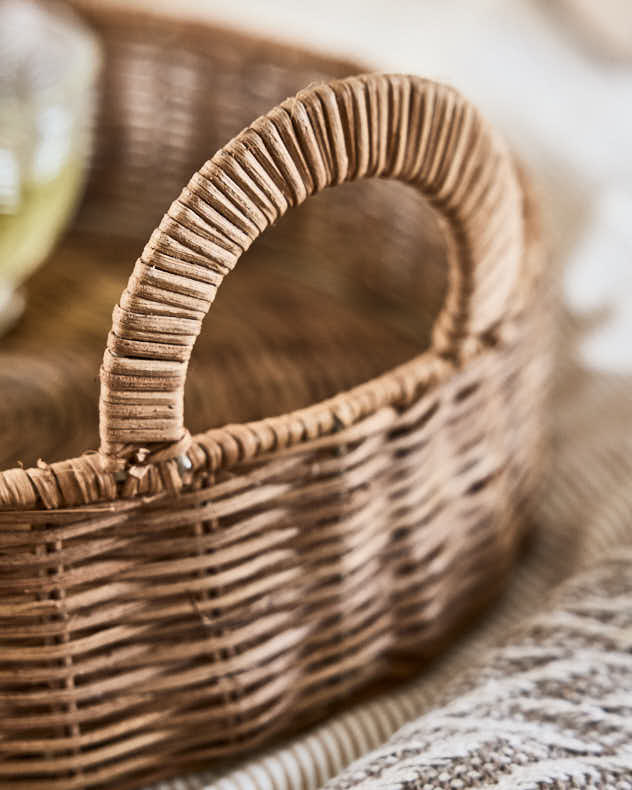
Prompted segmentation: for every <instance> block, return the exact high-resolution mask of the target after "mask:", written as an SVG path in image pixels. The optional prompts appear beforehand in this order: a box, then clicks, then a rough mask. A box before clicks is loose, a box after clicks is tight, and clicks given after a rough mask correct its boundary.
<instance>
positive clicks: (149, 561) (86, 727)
mask: <svg viewBox="0 0 632 790" xmlns="http://www.w3.org/2000/svg"><path fill="white" fill-rule="evenodd" d="M367 178H386V179H395V180H399V181H402V182H404V183H406V184H408V185H409V189H410V190H413V191H415V190H416V191H417V193H418V194H420V195H422V196H423V198H424V199H425V200H426V201H428V202H429V203H430V204H431V205H432V207H433V210H434V212H435V214H436V216H437V221H438V223H439V225H440V227H441V230H442V232H443V234H444V237H445V245H446V255H447V260H448V292H447V295H446V298H445V303H444V306H443V308H442V310H441V312H440V314H439V317H438V318H437V320H436V322H435V326H434V330H433V334H432V343H431V346H430V348H429V349H428V350H426V351H425V352H423V353H422V354H420V355H417V356H415V357H413V358H411V359H410V360H409V361H408V362H405V363H403V364H401V365H400V366H398V367H396V368H394V369H391V370H387V371H384V372H382V373H381V375H379V376H378V377H376V378H373V379H371V380H369V381H368V382H366V383H364V384H360V385H358V386H355V387H353V388H352V389H350V390H347V391H345V392H342V393H340V394H337V395H334V396H333V397H330V398H328V399H326V400H323V401H321V402H318V403H315V404H312V405H309V406H306V407H304V408H301V409H298V410H295V411H292V412H290V413H287V414H283V415H281V416H273V415H271V416H269V417H266V418H263V419H260V420H258V421H256V422H251V423H245V424H233V425H228V426H225V427H222V428H214V429H211V430H208V431H206V432H204V433H201V434H197V435H195V436H194V437H193V438H191V436H190V434H189V433H188V431H187V430H186V429H185V427H184V421H183V388H184V383H185V378H186V374H187V365H188V361H189V357H190V354H191V352H192V349H193V345H194V343H195V341H196V338H197V336H198V334H199V332H200V330H201V322H202V319H203V318H204V316H205V314H206V312H207V311H208V309H209V308H210V306H211V303H212V302H213V299H214V298H215V295H216V291H217V289H218V288H219V286H220V285H221V283H222V280H223V279H224V278H225V276H226V275H227V274H228V273H229V272H230V271H231V270H232V269H233V268H234V267H235V264H236V262H237V260H238V259H239V257H240V255H241V254H242V253H243V252H244V251H245V250H246V249H247V248H248V247H249V246H250V245H251V244H252V243H253V242H254V241H256V239H257V238H258V236H259V235H260V234H261V233H262V232H263V231H264V230H265V229H266V228H267V227H269V226H270V225H271V224H273V223H275V222H276V221H277V220H278V219H279V218H280V217H281V216H282V215H283V214H284V213H285V212H286V211H288V209H290V208H292V207H294V206H297V205H298V204H300V203H302V202H303V201H305V200H306V199H307V198H308V197H309V196H310V195H312V194H314V193H316V192H319V191H322V190H323V189H325V188H326V187H328V186H333V185H336V184H341V183H342V182H346V181H355V180H360V179H367ZM385 210H386V207H385ZM355 230H356V233H357V235H358V240H357V241H356V242H354V239H352V238H349V239H348V240H347V242H348V244H349V245H350V246H351V245H353V244H354V243H357V244H361V237H362V233H363V229H362V227H359V228H356V229H355ZM393 244H394V246H396V242H395V241H394V242H393ZM542 263H543V252H542V248H541V242H540V239H539V234H538V230H537V223H536V219H535V216H534V211H533V207H532V204H531V198H530V195H529V192H528V187H527V185H526V182H525V180H524V177H523V176H522V175H521V174H519V172H518V170H517V168H516V165H515V162H514V160H513V158H512V157H511V155H510V154H509V152H508V151H507V149H506V147H505V145H504V143H503V142H502V140H501V139H500V138H499V137H498V136H497V135H496V134H495V133H494V132H493V131H492V130H491V129H490V128H489V126H488V125H487V124H486V122H485V121H484V120H483V119H482V118H481V117H480V115H479V114H478V112H477V111H476V110H475V109H474V108H473V107H472V106H471V105H470V104H469V103H468V102H467V101H465V100H464V99H463V98H462V97H461V96H460V95H459V94H458V93H457V92H455V91H454V90H452V89H451V88H448V87H445V86H442V85H438V84H436V83H433V82H430V81H426V80H423V79H420V78H416V77H407V76H384V75H365V76H361V77H353V78H348V79H342V80H333V81H330V82H328V83H319V84H316V85H314V86H312V87H310V88H308V89H307V90H304V91H302V92H301V93H299V94H298V95H297V97H296V98H293V99H288V100H287V101H285V102H283V103H282V104H281V105H280V106H279V107H277V108H276V109H274V110H272V111H271V112H269V113H268V114H267V115H265V116H263V117H261V118H260V119H259V120H257V121H256V122H255V123H254V124H253V125H252V126H250V127H248V128H247V129H245V131H243V132H241V133H240V134H239V135H237V137H236V138H234V139H233V141H232V142H230V143H229V144H228V145H226V146H225V147H224V148H223V149H222V150H220V151H219V152H218V153H217V154H216V155H215V156H214V157H213V158H212V159H211V160H210V161H209V162H207V163H206V164H205V165H203V167H202V168H201V169H200V171H199V172H198V173H196V174H195V175H194V176H193V178H192V179H191V180H190V182H189V184H188V185H187V187H186V188H185V189H184V191H183V192H182V193H181V195H180V197H179V198H178V199H177V200H176V201H175V202H174V203H173V204H172V205H171V207H170V209H169V211H168V212H167V214H166V215H165V217H164V218H163V220H162V221H161V223H160V226H159V228H158V229H157V230H156V231H155V232H154V233H153V234H152V236H151V238H150V240H149V242H148V244H147V245H146V246H145V248H144V250H143V252H142V255H141V257H140V258H139V260H138V261H137V263H136V266H135V268H134V271H133V274H132V276H131V278H130V280H129V283H128V286H127V288H126V289H125V291H124V293H123V295H122V297H121V299H120V302H119V304H118V305H117V306H116V307H115V310H114V314H113V324H112V330H111V332H110V335H109V338H108V341H107V349H106V351H105V355H104V357H103V365H102V369H101V398H100V407H99V411H100V431H101V448H100V450H99V451H98V452H96V453H87V454H84V455H82V456H80V457H77V458H74V459H71V460H67V461H61V462H58V463H54V464H51V465H47V464H40V465H39V467H37V468H34V469H22V468H15V469H11V470H9V471H6V472H4V473H2V474H0V503H1V504H2V510H0V527H1V532H0V541H1V544H2V555H1V558H0V565H1V568H2V575H1V577H0V590H1V592H0V617H2V623H3V625H2V636H1V637H0V639H1V640H2V646H1V648H0V686H1V693H0V707H1V715H0V728H1V737H0V751H1V753H2V755H3V760H2V761H0V787H6V788H9V787H11V788H23V789H24V790H27V789H28V790H72V789H73V788H106V787H107V788H113V787H116V788H126V787H136V786H140V785H142V784H143V783H144V782H146V781H149V780H150V779H154V778H156V777H160V776H166V775H174V774H177V773H183V772H184V771H187V770H191V769H193V768H195V767H199V766H200V765H204V764H208V763H209V761H213V760H218V759H220V758H226V757H229V756H233V755H236V754H239V753H244V752H247V751H248V750H250V749H251V748H253V747H254V746H255V745H256V744H259V743H261V742H262V741H264V740H266V739H269V738H270V737H271V736H272V735H274V734H275V733H279V732H281V731H287V730H288V728H290V727H298V726H302V725H304V724H306V723H308V722H310V721H313V720H315V719H317V718H320V717H322V716H323V715H324V714H325V713H326V712H327V711H328V710H329V709H330V708H331V705H332V704H334V703H338V704H339V703H340V701H341V700H344V699H348V698H349V695H350V694H351V693H352V692H354V691H356V690H358V689H360V688H362V687H363V686H366V685H367V684H368V683H369V682H372V681H375V680H376V679H378V678H386V677H389V676H393V675H395V674H397V673H399V672H401V671H403V669H406V671H410V669H411V668H418V667H419V666H420V665H421V664H422V663H423V661H424V660H425V659H426V658H427V657H429V656H431V655H432V654H433V653H435V652H436V651H437V650H438V649H439V647H440V646H441V645H442V644H443V643H444V642H445V640H446V639H447V638H448V636H449V635H450V634H451V633H452V632H453V631H454V629H455V627H456V626H457V625H458V624H459V623H461V622H462V621H463V619H464V618H465V617H467V616H468V614H470V613H471V612H472V611H473V610H474V609H476V608H478V607H480V606H481V605H482V604H483V603H484V602H485V601H487V600H489V599H490V597H491V596H492V595H494V594H495V593H496V591H497V590H498V588H499V585H500V584H501V582H502V580H503V578H504V576H505V574H506V572H507V570H508V568H509V566H510V563H511V561H512V559H513V557H514V555H515V551H516V547H517V544H518V542H519V540H520V537H521V535H522V534H523V531H524V524H525V513H528V503H529V499H530V497H532V496H533V494H534V491H535V489H536V485H537V481H538V472H539V469H540V460H541V451H542V445H543V430H544V420H543V414H544V409H545V394H546V391H547V386H546V383H547V378H548V374H549V361H550V353H549V352H550V350H551V331H550V329H551V312H552V311H551V300H550V299H549V287H548V284H547V278H546V276H545V275H546V271H545V269H544V267H543V266H542ZM273 274H274V270H271V274H270V276H273ZM237 276H239V275H237ZM321 298H322V299H326V298H327V297H326V296H324V295H323V296H322V297H321ZM312 309H313V311H314V312H315V313H316V314H318V311H319V310H320V309H321V308H320V306H319V303H318V299H317V298H314V301H313V305H312ZM409 309H410V310H411V313H412V315H413V316H414V315H415V313H416V311H419V313H420V314H421V312H422V311H423V305H415V304H411V305H409ZM303 363H304V365H305V366H307V367H309V366H310V356H309V355H306V356H305V359H304V360H303ZM350 364H352V363H350ZM306 375H309V373H307V374H306ZM237 396H238V394H236V397H237Z"/></svg>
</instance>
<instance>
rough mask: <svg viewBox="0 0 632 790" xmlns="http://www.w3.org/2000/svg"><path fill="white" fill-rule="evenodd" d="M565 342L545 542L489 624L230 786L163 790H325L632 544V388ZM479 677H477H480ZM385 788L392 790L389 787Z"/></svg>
mask: <svg viewBox="0 0 632 790" xmlns="http://www.w3.org/2000/svg"><path fill="white" fill-rule="evenodd" d="M564 335H565V337H566V338H567V339H566V342H565V348H563V349H562V350H561V352H560V360H561V361H560V363H559V365H558V380H557V382H556V387H555V390H556V395H555V405H554V410H553V413H552V419H553V426H554V427H553V436H554V446H553V454H552V457H553V462H552V465H551V470H550V472H549V483H548V484H547V485H546V486H545V489H544V490H543V492H542V499H541V502H540V505H539V509H538V513H537V516H536V521H537V529H536V533H535V536H534V539H533V540H532V542H531V545H530V546H529V547H528V550H527V553H526V555H525V556H524V558H523V561H522V562H521V563H520V565H519V566H518V568H517V569H516V572H515V574H514V577H513V579H512V582H511V584H510V585H509V588H508V589H507V591H506V593H505V595H504V597H503V599H502V601H501V602H500V604H498V605H497V606H496V607H495V608H494V609H493V610H492V611H491V612H490V613H489V615H488V616H487V618H486V619H485V621H484V622H483V623H481V624H480V625H479V626H478V627H477V628H476V629H474V630H473V631H472V632H471V633H470V634H469V635H467V636H466V637H464V638H463V639H462V640H461V641H460V642H459V643H458V645H457V646H456V647H455V648H454V649H452V650H451V652H450V653H448V654H447V655H446V656H444V657H443V658H442V659H440V660H439V661H438V662H437V663H436V664H435V666H434V668H433V669H432V670H431V671H429V672H426V673H424V674H423V675H422V676H420V677H419V678H418V679H416V680H415V682H413V683H411V684H408V685H407V686H406V687H404V688H403V689H401V690H399V691H397V692H394V693H391V694H387V695H385V696H383V697H381V698H380V699H377V700H375V701H373V702H371V703H370V704H364V705H360V706H357V707H356V708H354V709H353V710H351V711H349V712H346V713H344V714H343V715H340V716H337V717H335V718H334V719H331V720H330V721H329V722H327V723H326V724H325V725H323V726H320V727H318V728H317V729H314V730H313V731H311V732H309V733H307V734H305V735H303V736H301V737H298V738H296V739H294V740H292V741H289V742H287V743H285V744H283V745H281V746H279V747H278V748H277V749H274V750H271V751H269V752H267V753H266V754H265V755H262V756H260V757H258V758H255V759H253V760H252V761H250V762H245V763H242V764H241V765H239V766H238V767H236V768H235V769H234V770H232V771H229V772H227V773H226V774H225V775H224V776H221V774H219V773H218V772H217V771H214V772H209V773H207V774H202V775H199V776H196V777H191V778H188V779H180V780H177V781H175V782H166V783H162V784H160V785H157V786H156V788H160V790H176V788H177V789H178V790H185V789H186V790H201V789H202V788H204V789H205V790H206V788H218V790H255V789H256V790H272V789H273V788H274V790H309V789H310V788H316V787H320V786H322V785H323V784H324V783H325V782H326V781H327V780H328V779H329V778H330V777H332V776H335V775H336V774H339V773H340V772H341V771H342V770H343V769H344V767H345V766H346V765H348V764H349V763H350V762H352V761H353V760H356V759H357V758H358V757H360V756H361V755H363V754H366V753H367V752H369V751H370V750H372V749H375V748H376V747H377V746H379V745H380V744H381V743H384V741H386V740H387V739H388V737H389V736H390V735H392V733H394V732H395V731H396V730H398V729H399V728H400V727H401V726H402V725H403V724H404V723H405V722H406V721H411V720H413V719H415V718H416V717H418V716H420V715H422V714H424V713H426V712H427V711H429V710H431V709H432V708H434V707H436V706H437V705H440V704H445V703H446V702H447V701H448V700H450V699H451V698H453V697H454V696H455V695H458V693H459V691H460V690H461V689H462V688H463V683H462V682H461V679H462V678H463V676H464V675H465V674H469V672H470V671H471V669H472V666H473V665H474V666H477V665H479V666H485V662H486V661H487V659H488V651H489V649H490V648H491V647H492V646H494V645H496V644H499V643H500V642H501V641H503V640H504V639H506V638H507V635H508V634H511V632H512V631H513V630H514V629H515V628H516V627H517V626H518V625H519V624H521V623H524V622H525V621H528V619H529V617H530V616H531V615H532V614H534V613H535V612H537V611H538V610H544V611H547V609H548V608H550V606H551V598H550V596H551V593H552V591H553V590H555V588H556V587H557V586H558V585H559V584H560V583H561V582H563V581H564V580H567V579H569V578H570V577H572V576H573V574H575V573H577V572H579V571H581V570H583V569H586V568H591V567H595V566H596V565H597V563H598V562H599V561H600V560H601V559H602V558H604V557H605V556H606V555H607V554H608V553H609V552H611V550H612V548H613V547H624V546H627V545H630V544H632V487H631V486H630V484H629V481H630V479H631V474H632V431H631V430H630V428H631V427H632V380H631V379H629V378H626V377H622V376H614V375H610V376H606V375H599V374H595V373H588V372H586V371H583V370H581V369H579V368H578V367H576V366H575V365H574V364H573V363H572V362H569V361H568V360H569V359H571V358H572V356H573V353H574V347H575V343H576V341H577V339H578V332H577V329H576V327H575V326H573V325H572V322H570V321H569V326H568V327H567V331H566V332H564ZM563 360H566V361H565V362H564V361H563ZM609 567H613V566H609ZM599 578H600V579H602V578H603V577H602V575H600V576H599ZM600 584H601V582H600ZM622 594H623V593H622ZM598 595H599V590H598V589H595V596H598ZM595 600H596V598H595ZM630 662H632V659H630ZM470 677H476V672H474V675H470ZM470 682H471V681H470ZM389 759H391V758H389ZM345 781H347V780H345ZM389 781H390V780H389ZM395 784H397V783H395ZM380 786H390V785H389V782H388V781H385V782H384V783H383V784H381V785H380ZM420 786H421V787H423V783H422V784H421V785H420ZM429 786H431V787H435V786H443V785H441V784H439V785H436V784H434V785H433V784H432V783H431V784H430V785H429ZM446 786H448V785H446ZM513 786H522V785H513ZM525 786H531V785H525ZM597 786H604V787H606V786H610V785H608V784H605V785H604V784H602V785H597ZM612 786H613V787H615V786H617V785H612ZM621 786H622V787H623V785H621Z"/></svg>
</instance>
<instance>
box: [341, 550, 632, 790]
mask: <svg viewBox="0 0 632 790" xmlns="http://www.w3.org/2000/svg"><path fill="white" fill-rule="evenodd" d="M631 626H632V550H631V549H630V548H628V547H620V548H618V549H617V550H616V552H614V553H613V554H612V555H611V556H610V557H609V558H608V559H607V560H605V561H603V560H602V561H601V562H599V563H597V565H596V566H595V567H593V568H591V569H590V570H587V571H583V572H582V573H580V574H578V575H577V576H574V577H573V579H572V580H571V581H570V582H568V583H566V584H564V585H563V590H562V593H561V594H560V595H559V596H556V602H555V604H554V605H553V606H552V607H551V608H548V607H547V608H546V609H545V610H544V611H543V612H542V613H540V614H539V615H538V616H537V617H535V618H533V619H531V621H530V623H529V625H528V626H527V627H526V628H525V629H524V631H522V632H521V633H519V634H516V635H514V636H513V637H512V638H511V639H510V640H509V641H508V642H507V643H506V644H505V645H504V646H503V647H502V648H501V649H499V650H497V651H496V652H495V653H493V654H492V655H491V656H490V657H489V658H488V660H487V663H486V664H485V666H484V667H483V668H482V669H481V670H479V671H477V672H476V673H473V676H472V677H470V678H469V679H468V682H467V683H465V684H464V685H463V687H462V688H460V689H458V693H456V689H455V690H454V691H455V695H454V698H453V699H452V700H451V701H450V702H449V703H448V704H446V705H445V706H443V707H440V708H437V709H436V710H433V711H432V712H430V713H429V714H428V715H426V716H423V717H421V718H420V719H417V720H415V721H413V722H411V723H410V724H408V725H406V726H405V727H403V728H402V729H401V730H399V732H398V733H397V735H396V736H394V737H393V738H392V739H391V740H390V741H389V742H388V743H387V744H385V745H384V746H383V747H382V748H380V749H378V750H376V751H375V752H373V754H372V755H370V756H368V757H367V758H366V759H364V760H361V761H359V762H358V763H357V764H356V765H355V766H352V767H351V768H350V769H349V770H348V771H346V772H345V773H344V774H343V775H342V776H339V777H337V778H336V779H334V780H333V782H331V784H330V785H329V787H330V788H332V790H333V788H336V790H347V789H348V788H352V787H362V788H363V790H373V788H375V790H378V788H380V790H382V788H385V787H389V788H402V790H404V788H410V790H413V788H418V789H419V790H430V789H431V788H444V787H450V788H453V790H460V788H465V787H469V788H483V787H487V788H490V787H494V788H498V790H501V789H502V790H514V788H525V790H526V788H540V787H547V786H554V787H556V788H560V789H561V788H569V789H570V788H579V787H600V788H612V790H629V788H630V787H632V782H631V781H630V780H631V779H632V656H631V655H630V648H631V647H632V631H631Z"/></svg>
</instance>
